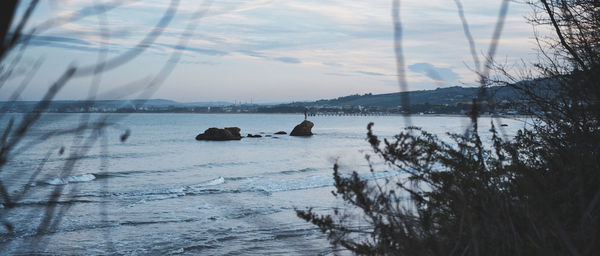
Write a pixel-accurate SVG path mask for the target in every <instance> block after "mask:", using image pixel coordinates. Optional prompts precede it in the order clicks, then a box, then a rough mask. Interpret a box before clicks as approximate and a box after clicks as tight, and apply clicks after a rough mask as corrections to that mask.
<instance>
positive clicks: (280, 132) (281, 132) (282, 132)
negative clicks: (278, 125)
mask: <svg viewBox="0 0 600 256" xmlns="http://www.w3.org/2000/svg"><path fill="white" fill-rule="evenodd" d="M275 134H287V132H284V131H278V132H276V133H275Z"/></svg>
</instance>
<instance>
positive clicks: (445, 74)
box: [408, 62, 460, 82]
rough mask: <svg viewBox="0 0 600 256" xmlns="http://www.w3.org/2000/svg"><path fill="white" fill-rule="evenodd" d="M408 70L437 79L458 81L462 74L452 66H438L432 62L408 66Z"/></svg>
mask: <svg viewBox="0 0 600 256" xmlns="http://www.w3.org/2000/svg"><path fill="white" fill-rule="evenodd" d="M408 70H410V71H412V72H416V73H420V74H423V75H425V76H427V77H429V78H431V79H433V80H435V81H446V82H456V81H457V80H458V79H460V76H459V75H458V74H457V73H455V72H454V71H452V69H450V68H441V67H436V66H434V65H432V64H430V63H426V62H422V63H415V64H412V65H410V66H408Z"/></svg>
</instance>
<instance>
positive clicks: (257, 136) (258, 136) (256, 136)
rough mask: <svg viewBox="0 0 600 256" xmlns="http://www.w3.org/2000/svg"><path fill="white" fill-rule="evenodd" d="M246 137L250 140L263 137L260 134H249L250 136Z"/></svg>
mask: <svg viewBox="0 0 600 256" xmlns="http://www.w3.org/2000/svg"><path fill="white" fill-rule="evenodd" d="M246 137H248V138H261V137H262V136H261V135H260V134H254V135H253V134H251V133H248V136H246Z"/></svg>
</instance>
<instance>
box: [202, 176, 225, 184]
mask: <svg viewBox="0 0 600 256" xmlns="http://www.w3.org/2000/svg"><path fill="white" fill-rule="evenodd" d="M223 183H225V178H223V177H222V176H219V177H218V178H214V179H212V180H207V181H205V182H202V183H200V184H198V185H199V186H216V185H221V184H223Z"/></svg>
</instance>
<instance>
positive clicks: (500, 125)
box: [500, 124, 508, 126]
mask: <svg viewBox="0 0 600 256" xmlns="http://www.w3.org/2000/svg"><path fill="white" fill-rule="evenodd" d="M500 126H508V124H501V125H500Z"/></svg>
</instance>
